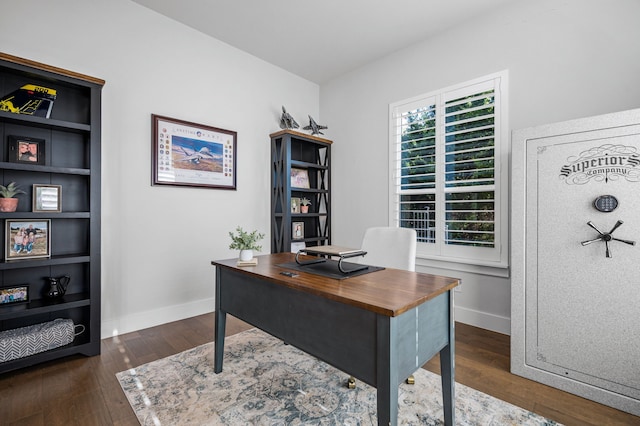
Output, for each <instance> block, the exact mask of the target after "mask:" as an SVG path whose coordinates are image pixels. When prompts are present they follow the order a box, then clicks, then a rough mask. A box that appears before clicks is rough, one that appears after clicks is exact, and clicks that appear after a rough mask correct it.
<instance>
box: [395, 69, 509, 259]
mask: <svg viewBox="0 0 640 426" xmlns="http://www.w3.org/2000/svg"><path fill="white" fill-rule="evenodd" d="M487 87H490V88H493V90H494V96H495V104H494V111H495V114H494V128H495V135H494V147H493V148H494V184H493V187H494V188H493V191H494V215H495V216H494V224H495V227H494V232H495V238H494V247H492V248H489V247H473V246H463V245H455V244H444V242H443V237H444V233H445V230H444V220H445V205H446V200H445V194H446V193H450V192H452V191H451V187H449V188H445V185H444V178H443V176H444V174H445V173H446V172H445V164H444V163H445V155H446V153H445V142H444V133H443V129H444V126H445V123H444V114H443V113H442V111H443V110H444V107H445V103H446V101H447V100H450V99H456V98H457V97H460V96H466V95H472V94H475V93H479V92H480V91H482V90H483V88H487ZM434 103H435V105H436V111H437V113H436V128H437V131H436V152H437V154H436V170H437V171H436V173H437V174H438V178H437V184H436V188H435V190H434V191H435V195H436V197H435V198H436V201H435V203H436V227H435V228H436V230H435V232H436V234H435V235H436V238H435V240H436V242H435V243H423V242H418V244H417V257H418V258H421V259H431V260H439V261H445V262H454V263H464V264H469V265H480V266H492V267H497V268H507V267H508V253H509V246H508V244H509V236H508V231H509V217H508V213H509V211H508V210H509V207H508V206H509V194H508V192H509V188H508V165H509V121H508V110H509V109H508V71H507V70H504V71H500V72H497V73H494V74H490V75H486V76H483V77H480V78H476V79H473V80H471V81H467V82H464V83H461V84H456V85H453V86H449V87H446V88H443V89H440V90H436V91H433V92H428V93H425V94H422V95H418V96H414V97H412V98H409V99H403V100H400V101H397V102H393V103H390V104H389V173H390V179H389V226H393V227H398V226H400V218H399V214H400V205H399V201H400V195H401V191H400V173H399V171H400V168H399V163H400V158H399V149H400V144H399V134H398V133H399V132H398V130H397V129H398V124H397V123H398V120H400V119H399V118H394V117H395V116H396V114H397V113H402V112H407V111H412V110H414V109H417V108H420V107H429V106H430V105H432V104H434ZM468 189H470V188H468ZM454 192H455V190H454Z"/></svg>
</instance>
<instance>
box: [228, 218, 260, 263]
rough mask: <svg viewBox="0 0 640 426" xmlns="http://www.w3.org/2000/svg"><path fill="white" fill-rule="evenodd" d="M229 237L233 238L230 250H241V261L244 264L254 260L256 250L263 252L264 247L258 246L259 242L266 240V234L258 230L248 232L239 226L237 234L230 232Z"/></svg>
mask: <svg viewBox="0 0 640 426" xmlns="http://www.w3.org/2000/svg"><path fill="white" fill-rule="evenodd" d="M229 236H230V237H231V244H230V245H229V248H230V249H232V250H240V260H241V261H243V262H247V261H249V260H251V259H253V251H254V250H256V251H260V250H262V246H261V245H258V241H260V240H262V239H263V238H264V234H262V233H259V232H258V231H257V230H256V231H253V232H246V231H245V230H243V229H242V227H240V226H238V227H237V228H236V232H235V233H234V232H229Z"/></svg>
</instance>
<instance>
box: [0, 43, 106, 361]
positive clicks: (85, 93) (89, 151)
mask: <svg viewBox="0 0 640 426" xmlns="http://www.w3.org/2000/svg"><path fill="white" fill-rule="evenodd" d="M27 84H34V85H36V86H43V87H47V88H51V89H55V90H56V91H57V97H56V99H55V101H54V105H53V109H52V110H51V114H50V117H49V118H45V117H40V116H32V115H23V114H17V113H13V112H7V111H0V182H2V184H3V185H7V184H8V183H10V182H16V183H17V184H18V185H19V186H20V187H21V189H23V190H24V191H25V192H26V194H23V195H20V196H18V198H19V205H18V208H17V211H15V212H11V213H5V212H0V219H1V222H2V226H1V227H0V237H1V238H2V241H3V244H4V248H3V250H0V257H1V258H0V287H14V286H20V285H28V286H29V295H30V300H29V301H28V302H26V303H16V304H6V305H0V331H5V330H12V329H16V328H21V327H26V326H30V325H34V324H40V323H44V322H48V321H52V320H54V319H57V318H64V319H71V320H73V322H74V324H81V325H83V326H84V331H83V332H82V333H80V334H79V335H77V336H76V337H75V339H74V341H73V342H72V343H70V344H69V345H66V346H62V347H59V348H55V349H52V350H49V351H46V352H41V353H38V354H34V355H31V356H27V357H23V358H18V359H14V360H10V361H6V362H2V363H0V373H2V372H5V371H10V370H15V369H18V368H22V367H26V366H29V365H33V364H36V363H40V362H44V361H49V360H52V359H56V358H60V357H63V356H68V355H72V354H82V355H87V356H92V355H97V354H99V353H100V177H101V175H100V145H101V140H100V128H101V92H102V87H103V85H104V81H103V80H100V79H97V78H93V77H89V76H85V75H82V74H78V73H74V72H71V71H67V70H64V69H60V68H56V67H52V66H49V65H45V64H41V63H37V62H33V61H30V60H26V59H23V58H18V57H15V56H11V55H7V54H4V53H0V95H5V94H8V93H10V92H12V91H14V90H16V89H18V88H20V87H22V86H24V85H27ZM10 136H17V137H22V138H35V139H39V140H41V141H44V148H45V149H44V153H43V154H44V162H43V163H42V164H29V163H25V162H16V161H11V160H10V158H9V155H10V153H9V146H8V145H9V139H10ZM34 184H40V185H59V186H60V187H61V191H60V192H61V194H60V195H61V198H60V201H61V211H59V212H57V211H46V212H42V211H38V212H34V211H33V209H32V197H33V190H32V187H33V185H34ZM7 221H24V222H31V221H33V222H38V221H40V222H42V221H50V222H49V223H50V226H49V229H48V233H49V238H50V249H49V256H47V257H40V258H23V259H20V258H16V256H15V254H13V255H12V256H7V254H8V253H10V250H11V247H10V243H9V241H10V240H11V235H9V234H10V233H11V231H10V230H8V227H7ZM63 275H69V276H70V277H71V280H70V283H69V286H68V288H67V292H66V294H65V295H64V296H63V297H61V298H49V297H47V295H46V293H47V290H48V288H49V283H48V280H47V277H60V276H63Z"/></svg>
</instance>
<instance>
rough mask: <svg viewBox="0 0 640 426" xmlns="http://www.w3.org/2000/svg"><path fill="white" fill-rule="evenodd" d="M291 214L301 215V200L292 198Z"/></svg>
mask: <svg viewBox="0 0 640 426" xmlns="http://www.w3.org/2000/svg"><path fill="white" fill-rule="evenodd" d="M291 213H300V198H298V197H292V198H291Z"/></svg>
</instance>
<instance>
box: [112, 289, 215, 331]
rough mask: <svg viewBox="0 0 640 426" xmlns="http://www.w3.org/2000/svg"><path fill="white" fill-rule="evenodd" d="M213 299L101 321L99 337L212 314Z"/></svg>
mask: <svg viewBox="0 0 640 426" xmlns="http://www.w3.org/2000/svg"><path fill="white" fill-rule="evenodd" d="M214 307H215V299H214V298H209V299H204V300H198V301H195V302H189V303H183V304H181V305H171V306H167V307H164V308H160V309H154V310H151V311H145V312H138V313H135V314H131V315H126V316H124V317H120V318H116V319H112V320H104V319H103V320H102V326H101V330H100V335H101V338H102V339H106V338H109V337H113V336H117V335H120V334H125V333H131V332H133V331H137V330H142V329H144V328H149V327H155V326H157V325H162V324H166V323H169V322H173V321H179V320H182V319H185V318H191V317H195V316H198V315H202V314H206V313H209V312H213V310H214V309H213V308H214Z"/></svg>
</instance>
